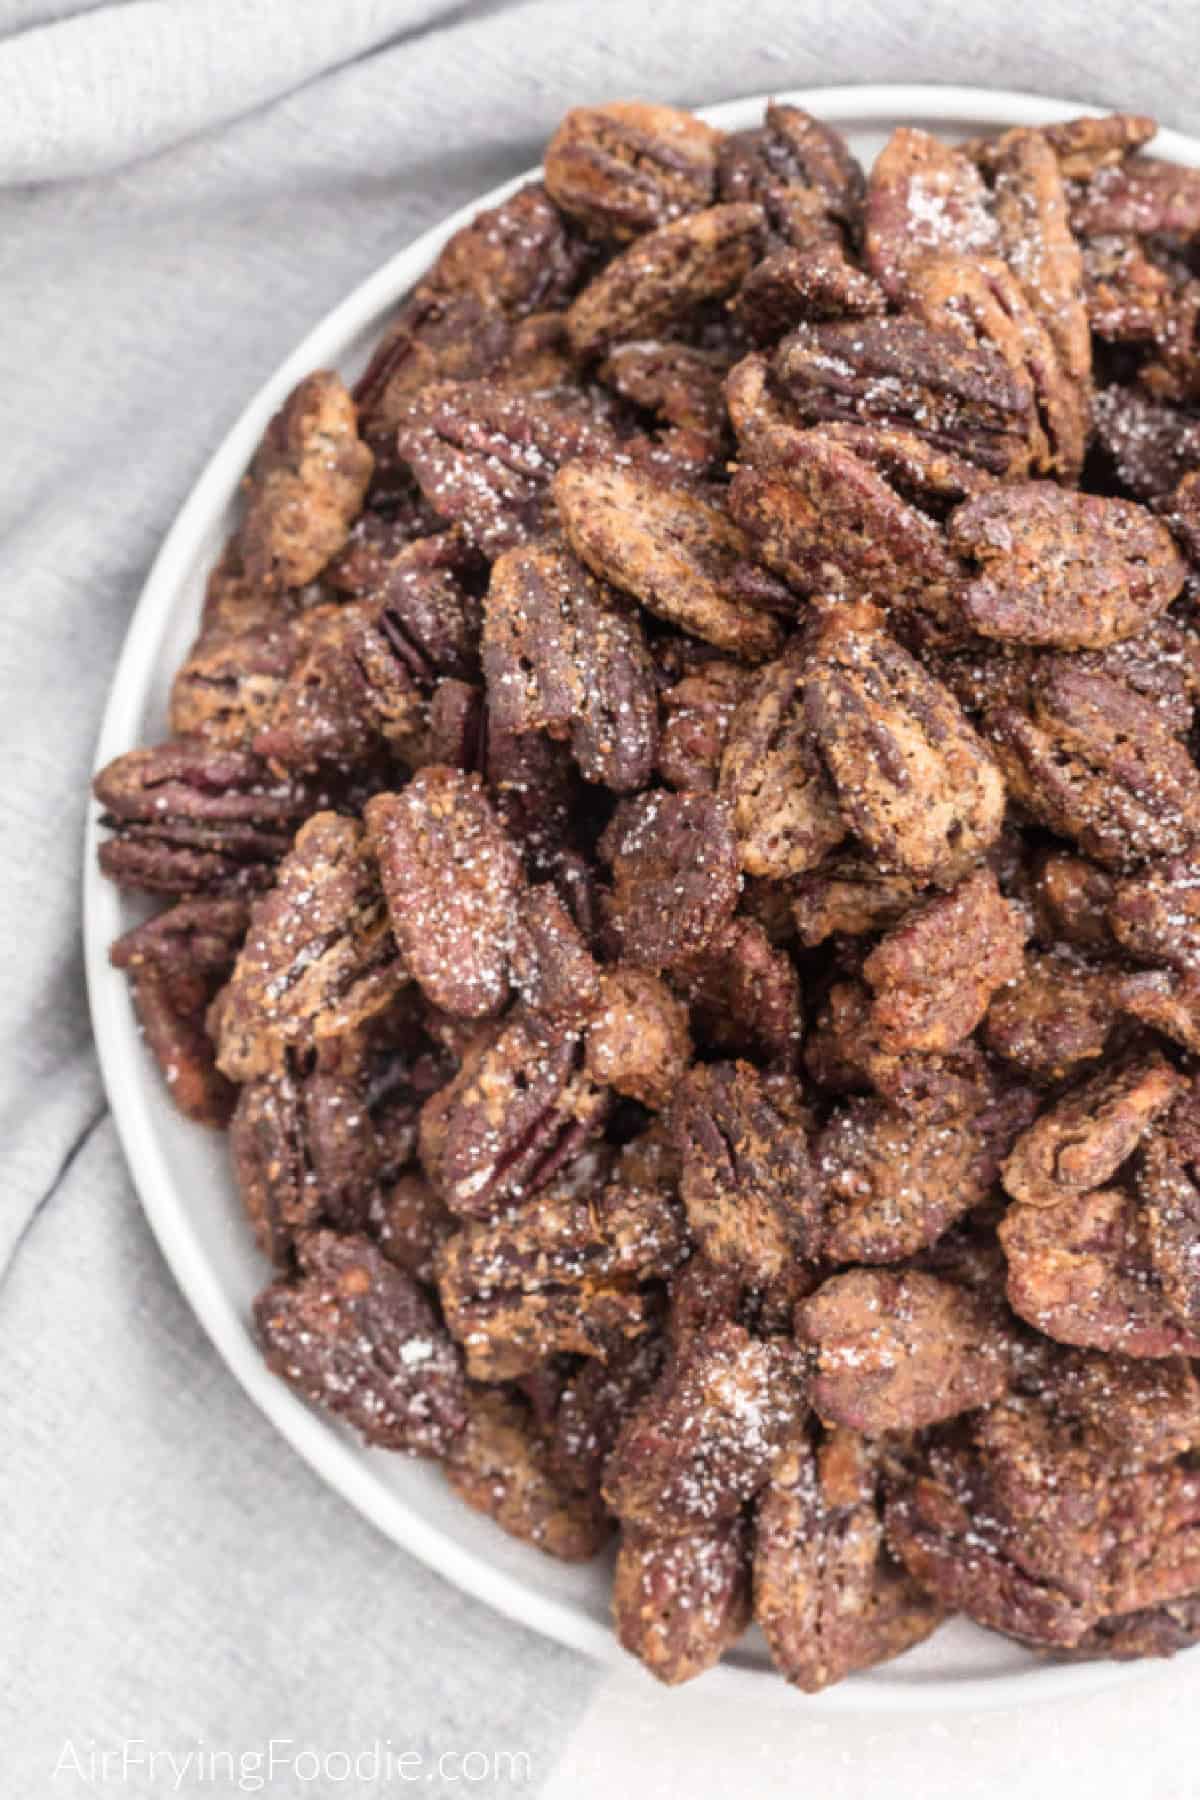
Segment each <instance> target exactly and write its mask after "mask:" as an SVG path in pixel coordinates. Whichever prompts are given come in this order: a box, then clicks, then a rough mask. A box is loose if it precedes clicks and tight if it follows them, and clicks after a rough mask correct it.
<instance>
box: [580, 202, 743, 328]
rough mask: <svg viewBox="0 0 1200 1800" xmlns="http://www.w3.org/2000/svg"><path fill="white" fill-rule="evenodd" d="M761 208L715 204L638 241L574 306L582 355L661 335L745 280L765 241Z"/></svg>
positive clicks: (581, 295)
mask: <svg viewBox="0 0 1200 1800" xmlns="http://www.w3.org/2000/svg"><path fill="white" fill-rule="evenodd" d="M762 235H763V215H762V211H761V209H760V208H759V207H757V206H743V205H729V206H710V207H707V208H705V209H704V211H702V212H693V213H688V214H686V215H685V216H684V217H683V218H681V219H675V220H673V221H672V222H671V223H670V224H667V225H662V226H660V227H659V228H658V229H657V230H655V231H650V232H647V233H646V234H645V235H644V236H643V237H639V238H637V239H635V240H634V242H633V243H632V244H630V245H629V247H628V248H627V249H625V250H622V251H620V252H619V254H618V255H616V256H614V257H613V259H612V261H611V262H610V263H608V264H607V265H606V266H605V267H604V269H602V270H601V272H600V274H599V275H596V276H594V277H593V279H592V280H591V281H590V282H589V283H588V285H587V286H586V287H585V288H584V290H583V292H582V293H581V294H579V295H578V296H577V298H576V299H574V300H573V301H572V302H571V305H570V307H569V308H568V311H567V330H568V332H569V333H570V337H571V344H572V346H573V348H574V350H575V351H576V353H577V354H578V355H579V356H595V355H597V354H598V353H600V352H601V351H604V350H608V349H609V348H611V346H612V345H613V344H619V343H621V342H622V341H623V340H628V339H630V338H645V337H654V336H656V335H657V334H658V333H659V332H660V331H664V330H666V329H667V328H668V327H670V326H671V325H674V324H675V323H676V322H677V321H678V320H680V319H682V318H686V317H687V315H688V314H689V313H693V312H695V311H696V309H697V308H698V307H700V306H702V305H703V304H704V303H705V301H708V300H720V299H722V298H723V297H724V295H726V294H728V293H729V292H730V291H731V290H732V289H733V288H736V287H738V286H739V285H740V283H741V282H742V281H743V280H744V279H745V277H746V275H747V274H748V273H749V271H750V267H751V264H752V263H753V262H754V260H755V257H756V255H757V253H758V250H759V248H760V247H761V243H762Z"/></svg>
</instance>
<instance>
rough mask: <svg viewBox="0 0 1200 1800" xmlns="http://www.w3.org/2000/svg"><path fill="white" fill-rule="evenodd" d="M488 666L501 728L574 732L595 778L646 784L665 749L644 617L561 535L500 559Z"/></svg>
mask: <svg viewBox="0 0 1200 1800" xmlns="http://www.w3.org/2000/svg"><path fill="white" fill-rule="evenodd" d="M483 671H484V677H485V679H486V682H487V690H488V706H489V713H490V717H491V719H492V720H493V721H495V722H496V723H498V724H499V726H500V728H501V730H508V731H513V732H529V731H546V732H549V733H550V735H551V736H553V737H560V738H561V737H567V738H569V740H570V744H571V750H572V754H573V755H574V757H575V760H576V762H577V763H578V765H579V769H580V773H581V774H582V775H583V776H584V778H585V780H588V781H593V782H599V783H601V784H602V785H604V786H606V787H610V788H612V789H614V790H615V791H616V792H617V793H629V792H633V791H634V790H636V789H637V788H640V787H644V786H645V785H646V782H647V781H648V779H649V777H650V773H651V771H652V769H653V767H654V756H655V750H656V748H657V701H656V695H655V686H654V670H653V664H652V663H651V660H650V654H649V651H648V650H647V648H646V643H645V639H644V637H643V635H642V630H641V626H640V624H639V623H638V621H637V618H636V617H635V616H634V615H633V614H632V613H631V612H630V611H629V610H627V609H626V606H625V604H624V602H623V600H622V598H621V596H619V595H617V594H616V593H614V592H613V590H612V589H611V588H609V587H607V586H606V585H605V584H604V583H602V582H600V581H598V580H597V579H596V577H595V576H594V575H592V574H591V573H590V571H589V570H588V569H586V568H584V567H583V566H582V564H580V563H579V562H577V561H576V559H575V558H574V557H573V556H572V555H571V554H570V552H569V551H567V550H565V549H563V548H561V547H559V546H558V545H552V544H545V545H542V544H536V545H530V546H527V547H525V548H523V549H519V550H510V551H508V552H507V554H505V555H504V556H501V557H500V558H499V560H498V561H497V563H496V565H495V567H494V569H493V571H492V578H491V582H490V584H489V587H488V593H487V599H486V602H485V606H484V626H483Z"/></svg>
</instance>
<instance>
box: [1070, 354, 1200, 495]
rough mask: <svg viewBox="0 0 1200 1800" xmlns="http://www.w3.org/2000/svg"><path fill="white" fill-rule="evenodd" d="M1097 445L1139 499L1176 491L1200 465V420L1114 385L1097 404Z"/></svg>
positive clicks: (1101, 393) (1098, 396)
mask: <svg viewBox="0 0 1200 1800" xmlns="http://www.w3.org/2000/svg"><path fill="white" fill-rule="evenodd" d="M1092 424H1093V427H1094V430H1095V435H1096V441H1097V443H1098V444H1099V446H1100V448H1101V449H1102V450H1103V451H1104V453H1105V455H1106V456H1107V458H1108V460H1109V462H1110V463H1111V464H1112V468H1113V471H1114V473H1115V474H1116V477H1117V479H1118V481H1120V483H1121V484H1122V486H1123V487H1125V488H1127V489H1128V490H1129V492H1130V493H1131V494H1134V495H1136V497H1137V498H1138V499H1139V500H1153V499H1156V498H1158V497H1160V496H1163V495H1165V494H1168V493H1170V491H1171V489H1172V488H1173V487H1175V485H1176V483H1177V482H1178V481H1179V480H1180V479H1181V478H1182V477H1183V476H1185V475H1187V474H1188V473H1189V472H1190V471H1191V470H1193V469H1194V468H1195V467H1196V464H1197V461H1200V419H1197V418H1196V417H1195V416H1194V415H1191V414H1189V413H1184V412H1180V411H1179V410H1178V409H1177V408H1176V407H1174V406H1167V405H1165V404H1164V403H1163V402H1162V401H1160V400H1155V399H1153V398H1152V397H1151V396H1150V395H1149V394H1145V393H1142V392H1141V391H1139V389H1137V388H1133V387H1125V386H1122V385H1121V384H1120V383H1117V382H1114V383H1113V384H1112V386H1110V387H1104V388H1101V389H1100V390H1099V391H1098V393H1097V394H1096V395H1095V398H1094V399H1093V401H1092Z"/></svg>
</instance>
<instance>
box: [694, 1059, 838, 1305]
mask: <svg viewBox="0 0 1200 1800" xmlns="http://www.w3.org/2000/svg"><path fill="white" fill-rule="evenodd" d="M806 1123H807V1115H806V1113H805V1109H804V1106H803V1101H802V1096H801V1091H800V1088H799V1085H798V1084H797V1083H795V1082H793V1081H790V1080H788V1079H787V1078H786V1077H779V1076H777V1077H775V1078H774V1079H773V1080H764V1078H763V1077H762V1076H761V1075H759V1073H758V1071H757V1070H756V1069H754V1068H753V1067H752V1066H751V1065H750V1064H749V1063H707V1064H705V1063H698V1064H697V1065H696V1067H695V1068H694V1069H693V1070H692V1071H691V1073H690V1074H689V1075H688V1076H687V1077H686V1079H685V1080H684V1081H683V1082H681V1083H680V1085H679V1087H678V1088H677V1090H676V1094H675V1102H674V1105H673V1107H672V1109H671V1124H672V1129H673V1131H674V1134H675V1141H676V1144H677V1146H678V1149H679V1153H680V1156H681V1158H682V1162H683V1173H682V1177H681V1182H680V1193H681V1196H682V1199H683V1204H684V1207H685V1209H686V1211H687V1216H688V1224H689V1225H690V1226H691V1229H692V1234H693V1236H694V1237H695V1239H696V1242H697V1244H698V1245H699V1247H700V1250H701V1251H702V1252H703V1254H704V1255H705V1256H706V1257H707V1258H708V1260H709V1261H710V1262H712V1263H715V1264H717V1265H718V1266H719V1267H725V1266H731V1267H734V1268H737V1269H739V1270H741V1271H742V1272H743V1274H744V1276H745V1279H746V1280H747V1281H748V1282H752V1283H755V1284H757V1285H759V1286H761V1285H763V1284H765V1283H766V1282H769V1281H771V1280H773V1279H774V1278H776V1277H777V1276H779V1275H780V1274H782V1273H783V1271H784V1270H785V1269H786V1268H787V1267H788V1265H789V1264H790V1263H792V1262H793V1261H795V1259H796V1258H797V1257H807V1256H811V1255H812V1254H813V1253H814V1251H815V1249H816V1242H817V1234H818V1230H819V1222H820V1211H819V1208H820V1201H819V1196H818V1193H817V1188H816V1184H815V1181H814V1179H813V1166H812V1160H811V1158H810V1156H809V1149H808V1137H807V1132H806V1129H805V1127H806Z"/></svg>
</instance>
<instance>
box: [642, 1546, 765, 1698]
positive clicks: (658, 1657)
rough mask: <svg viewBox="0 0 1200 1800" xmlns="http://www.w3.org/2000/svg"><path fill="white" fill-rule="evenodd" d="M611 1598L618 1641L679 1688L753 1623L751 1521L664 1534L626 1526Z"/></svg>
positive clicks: (653, 1672) (717, 1658) (656, 1674)
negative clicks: (675, 1533) (749, 1523)
mask: <svg viewBox="0 0 1200 1800" xmlns="http://www.w3.org/2000/svg"><path fill="white" fill-rule="evenodd" d="M612 1605H613V1622H614V1624H615V1627H616V1633H617V1639H618V1642H619V1643H620V1644H621V1646H622V1648H623V1649H625V1650H628V1651H629V1652H630V1653H631V1654H632V1655H633V1656H636V1657H637V1658H638V1660H639V1661H640V1662H641V1663H642V1664H643V1666H644V1667H645V1668H647V1669H648V1670H649V1671H650V1673H651V1675H653V1676H654V1677H655V1679H656V1680H658V1681H661V1682H664V1683H665V1684H666V1685H667V1686H668V1687H674V1686H675V1685H677V1684H678V1683H679V1682H681V1681H693V1680H694V1679H695V1677H696V1676H697V1675H703V1673H704V1671H705V1670H706V1669H711V1668H712V1667H713V1666H714V1664H716V1663H718V1662H719V1661H720V1659H721V1657H722V1656H723V1654H724V1653H725V1651H726V1650H727V1649H728V1648H729V1646H730V1645H731V1644H734V1643H736V1642H737V1640H738V1638H739V1637H741V1635H742V1633H743V1631H744V1630H745V1629H746V1627H747V1625H748V1624H749V1623H750V1562H749V1532H748V1530H747V1527H746V1522H745V1520H743V1519H733V1520H731V1521H729V1523H727V1524H721V1525H711V1526H703V1527H700V1528H699V1529H695V1530H692V1531H686V1532H683V1533H681V1534H679V1535H678V1536H676V1535H670V1536H666V1537H662V1536H659V1535H658V1534H657V1533H656V1532H654V1531H653V1530H652V1529H648V1528H646V1527H645V1526H637V1525H626V1526H625V1527H624V1529H623V1530H622V1532H621V1543H620V1547H619V1549H618V1551H617V1564H616V1568H615V1570H614V1571H613V1600H612Z"/></svg>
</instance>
